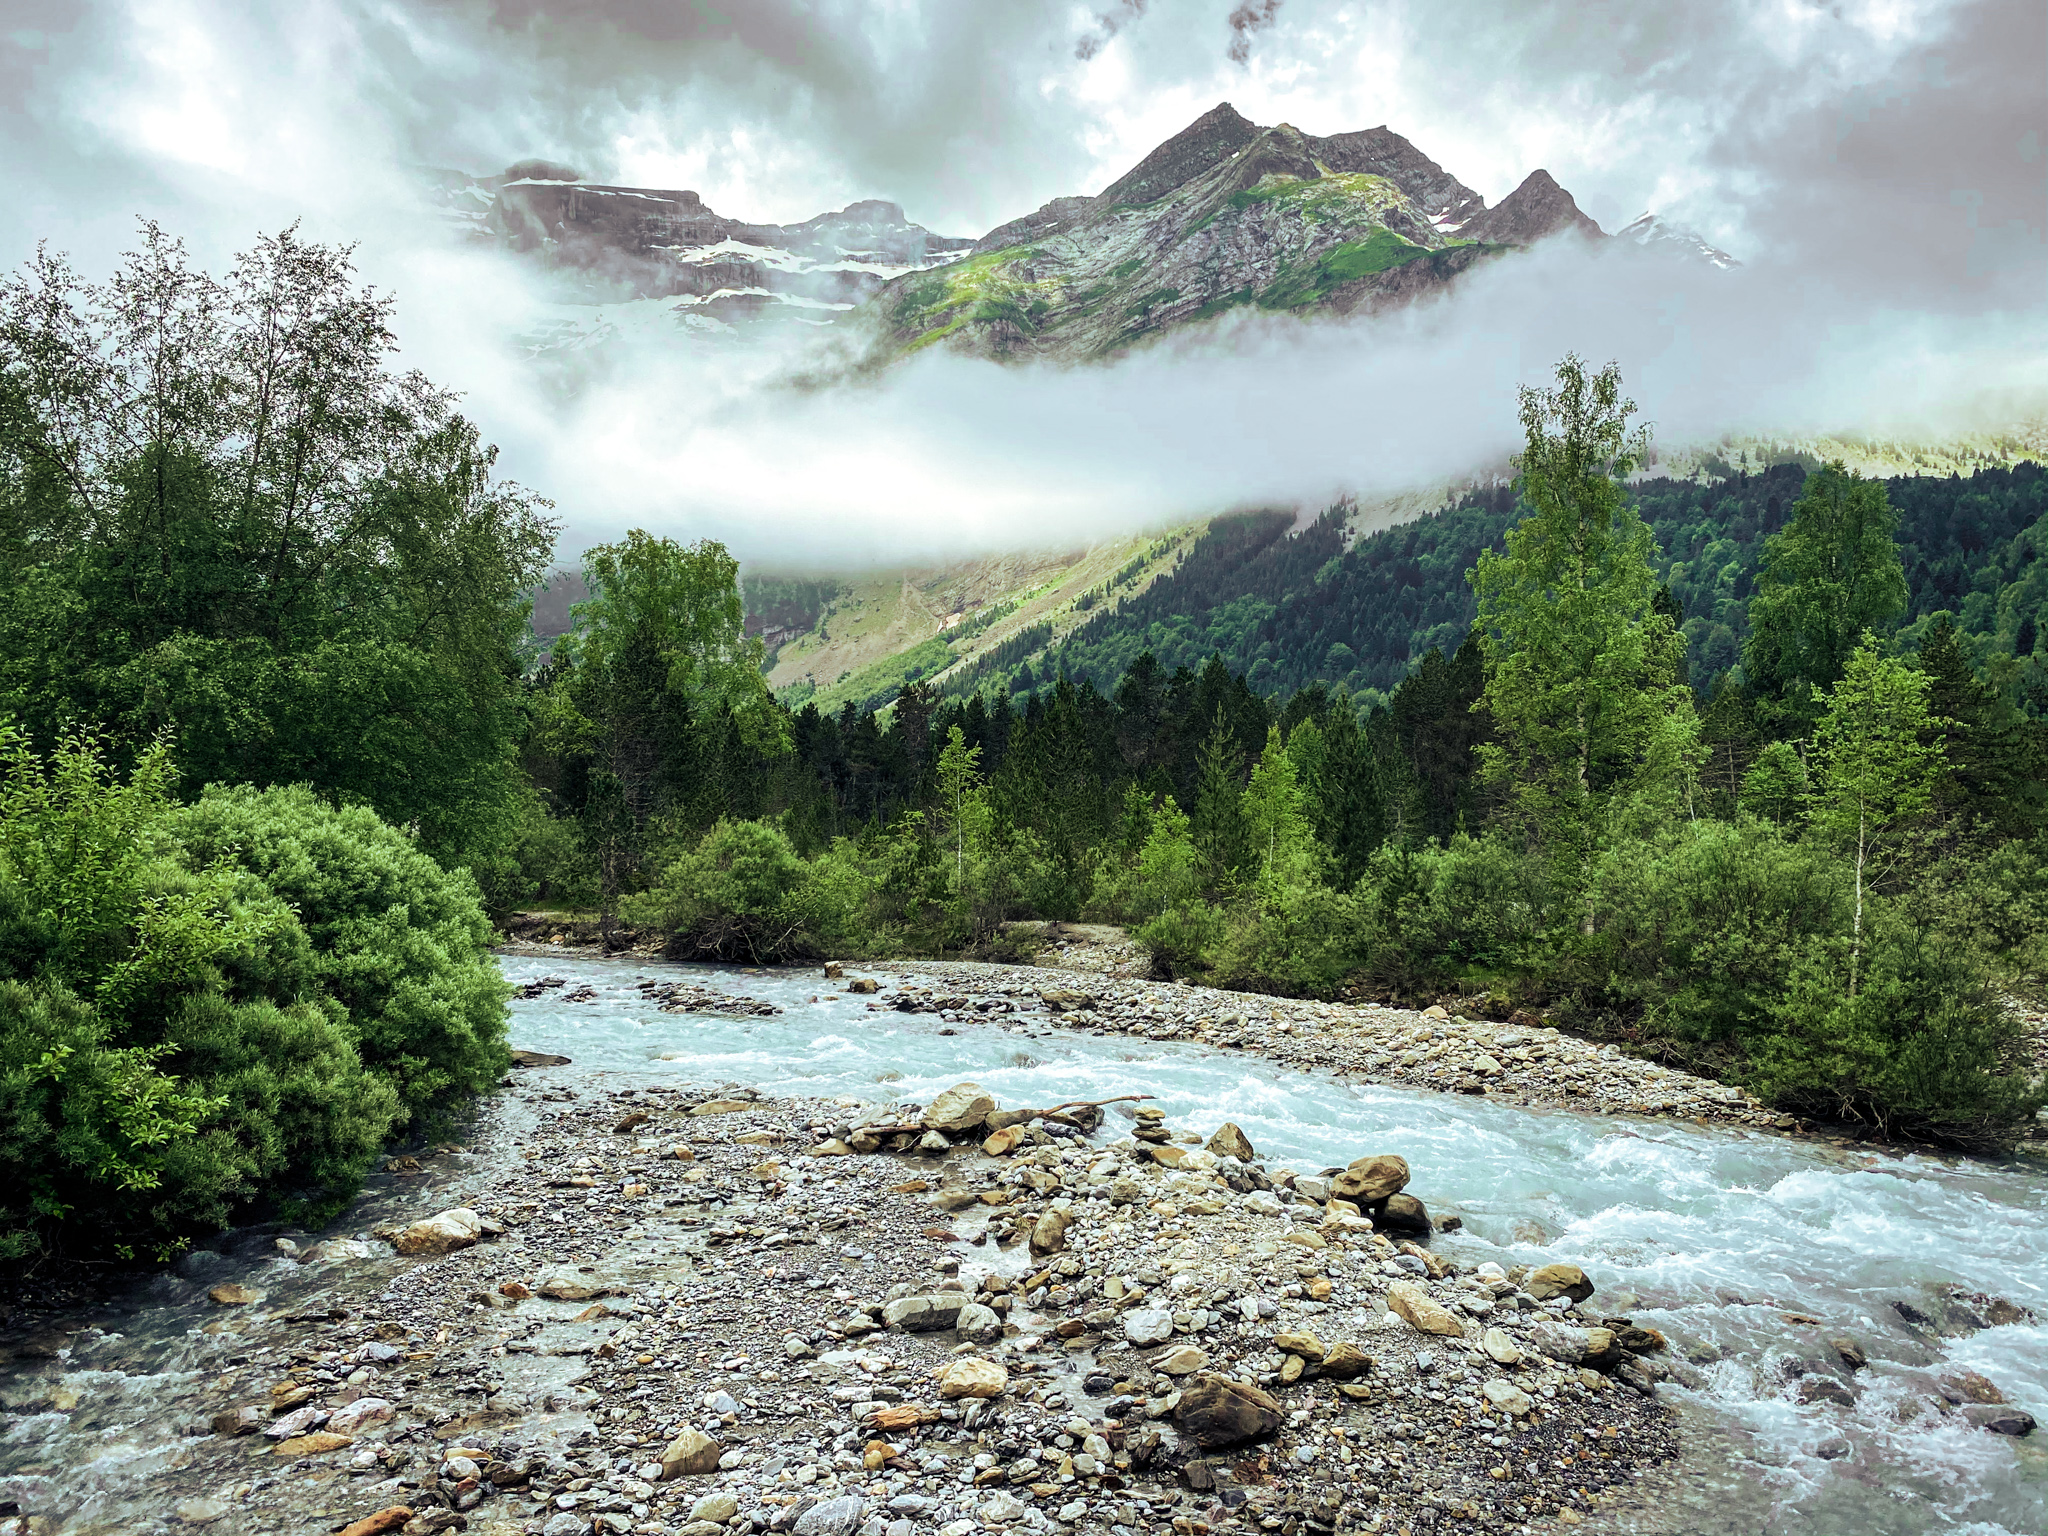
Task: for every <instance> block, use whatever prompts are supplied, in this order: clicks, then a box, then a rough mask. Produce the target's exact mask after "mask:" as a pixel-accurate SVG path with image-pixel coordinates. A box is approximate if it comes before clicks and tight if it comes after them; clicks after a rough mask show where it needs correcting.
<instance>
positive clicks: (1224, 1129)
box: [1209, 1120, 1258, 1163]
mask: <svg viewBox="0 0 2048 1536" xmlns="http://www.w3.org/2000/svg"><path fill="white" fill-rule="evenodd" d="M1209 1150H1210V1151H1211V1152H1213V1153H1215V1154H1216V1155H1217V1156H1218V1157H1234V1158H1236V1159H1237V1160H1238V1161H1239V1162H1242V1163H1248V1162H1250V1161H1251V1160H1252V1159H1253V1158H1254V1157H1256V1156H1257V1155H1258V1154H1257V1153H1256V1152H1254V1151H1253V1150H1252V1142H1251V1138H1250V1137H1249V1136H1247V1135H1245V1133H1244V1132H1243V1131H1242V1130H1240V1129H1239V1128H1238V1126H1237V1125H1236V1123H1235V1122H1233V1121H1229V1120H1226V1121H1224V1122H1223V1124H1221V1125H1219V1126H1217V1127H1216V1134H1215V1135H1214V1136H1211V1137H1210V1138H1209Z"/></svg>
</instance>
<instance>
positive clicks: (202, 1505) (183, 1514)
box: [171, 1499, 411, 1529]
mask: <svg viewBox="0 0 2048 1536" xmlns="http://www.w3.org/2000/svg"><path fill="white" fill-rule="evenodd" d="M227 1512H228V1506H227V1503H226V1501H225V1500H223V1499H184V1500H181V1501H180V1502H179V1504H178V1506H177V1508H175V1509H174V1510H172V1511H171V1513H172V1514H174V1515H175V1516H177V1519H178V1524H180V1525H211V1524H213V1522H214V1521H216V1520H218V1519H220V1518H221V1516H223V1515H225V1514H226V1513H227ZM410 1513H411V1511H407V1514H408V1515H410ZM387 1529H388V1527H387Z"/></svg>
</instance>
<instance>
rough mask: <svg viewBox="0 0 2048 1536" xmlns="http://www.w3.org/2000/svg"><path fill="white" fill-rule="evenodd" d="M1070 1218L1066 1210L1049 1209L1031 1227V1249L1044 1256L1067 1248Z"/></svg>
mask: <svg viewBox="0 0 2048 1536" xmlns="http://www.w3.org/2000/svg"><path fill="white" fill-rule="evenodd" d="M1070 1220H1071V1218H1070V1217H1069V1216H1068V1215H1067V1213H1066V1212H1065V1211H1047V1212H1046V1213H1045V1214H1044V1215H1043V1216H1041V1217H1039V1218H1038V1220H1037V1221H1036V1222H1034V1223H1032V1227H1031V1251H1032V1252H1033V1253H1035V1254H1038V1255H1039V1256H1040V1257H1044V1256H1045V1255H1047V1254H1054V1253H1058V1252H1059V1251H1060V1250H1061V1249H1063V1248H1065V1247H1066V1246H1067V1225H1068V1222H1069V1221H1070Z"/></svg>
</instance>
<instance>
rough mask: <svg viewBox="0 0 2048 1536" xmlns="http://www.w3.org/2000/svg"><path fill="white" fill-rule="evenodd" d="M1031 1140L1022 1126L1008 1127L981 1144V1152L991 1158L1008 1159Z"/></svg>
mask: <svg viewBox="0 0 2048 1536" xmlns="http://www.w3.org/2000/svg"><path fill="white" fill-rule="evenodd" d="M1028 1138H1029V1133H1028V1132H1027V1131H1026V1130H1025V1129H1024V1127H1023V1126H1022V1125H1006V1126H1004V1127H1003V1128H1002V1129H1001V1130H999V1131H997V1132H996V1133H995V1134H994V1135H992V1136H990V1137H989V1138H988V1140H986V1141H984V1142H983V1143H982V1144H981V1150H982V1151H983V1152H986V1153H987V1154H988V1155H989V1156H990V1157H1006V1156H1008V1155H1009V1154H1010V1153H1012V1152H1014V1151H1016V1150H1017V1148H1018V1147H1019V1146H1021V1145H1023V1143H1024V1142H1025V1141H1026V1140H1027V1139H1028Z"/></svg>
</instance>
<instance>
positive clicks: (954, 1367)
mask: <svg viewBox="0 0 2048 1536" xmlns="http://www.w3.org/2000/svg"><path fill="white" fill-rule="evenodd" d="M1009 1389H1010V1373H1009V1372H1008V1371H1006V1370H1004V1369H1003V1368H1002V1367H1001V1366H1000V1365H997V1364H996V1363H995V1361H993V1360H983V1359H981V1358H980V1357H979V1356H976V1355H968V1356H965V1357H964V1358H962V1359H959V1360H955V1361H954V1362H953V1363H952V1364H951V1365H948V1366H947V1367H946V1369H945V1370H944V1371H943V1372H942V1373H940V1376H939V1396H940V1397H943V1398H945V1399H947V1400H948V1401H951V1400H952V1399H954V1398H959V1397H1001V1396H1002V1395H1003V1394H1004V1393H1005V1392H1007V1391H1008V1390H1009Z"/></svg>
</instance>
